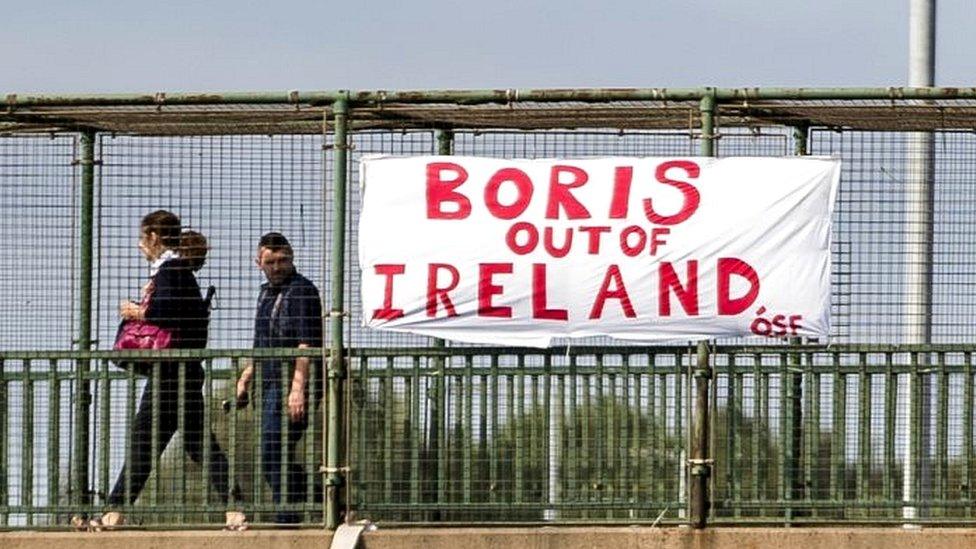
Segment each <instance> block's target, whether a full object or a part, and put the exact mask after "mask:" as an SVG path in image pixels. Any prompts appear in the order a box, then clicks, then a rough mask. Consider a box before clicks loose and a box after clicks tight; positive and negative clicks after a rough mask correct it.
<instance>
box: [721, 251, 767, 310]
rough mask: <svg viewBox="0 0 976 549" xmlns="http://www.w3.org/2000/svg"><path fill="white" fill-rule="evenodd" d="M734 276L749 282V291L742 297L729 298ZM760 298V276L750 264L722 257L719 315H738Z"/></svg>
mask: <svg viewBox="0 0 976 549" xmlns="http://www.w3.org/2000/svg"><path fill="white" fill-rule="evenodd" d="M732 275H738V276H741V277H742V278H745V279H746V280H748V281H749V291H748V292H746V295H744V296H742V297H737V298H734V299H733V298H732V297H731V296H729V287H730V285H731V284H730V282H731V280H730V279H731V277H732ZM758 296H759V275H758V274H756V271H755V269H753V268H752V267H751V266H749V264H748V263H746V262H745V261H742V260H741V259H737V258H734V257H722V258H719V260H718V314H720V315H737V314H739V313H741V312H742V311H744V310H746V309H748V308H749V306H750V305H752V302H753V301H755V300H756V297H758Z"/></svg>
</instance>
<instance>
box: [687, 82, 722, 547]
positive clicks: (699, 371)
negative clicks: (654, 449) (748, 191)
mask: <svg viewBox="0 0 976 549" xmlns="http://www.w3.org/2000/svg"><path fill="white" fill-rule="evenodd" d="M699 108H700V111H701V138H702V141H701V155H702V156H715V137H716V136H715V109H716V103H715V91H714V90H713V89H709V90H708V92H707V93H706V94H705V96H704V97H702V99H701V103H700V106H699ZM694 378H695V404H694V406H695V415H694V418H695V419H694V427H693V429H694V432H693V434H692V437H691V452H690V455H691V458H690V459H689V460H688V461H689V469H688V471H689V473H690V476H691V478H690V482H689V483H688V501H689V503H690V507H691V509H690V511H691V516H690V519H691V525H692V527H694V528H704V527H705V524H706V523H707V521H708V513H709V510H710V508H711V494H709V486H710V485H709V477H710V476H711V467H712V462H711V460H710V459H709V444H708V441H709V438H710V435H709V431H710V427H711V426H710V424H709V417H708V416H709V414H708V411H709V409H708V406H709V395H710V390H709V381H710V380H711V378H712V369H711V365H710V364H709V360H708V345H707V343H706V342H704V341H700V342H698V353H697V360H696V364H695V369H694Z"/></svg>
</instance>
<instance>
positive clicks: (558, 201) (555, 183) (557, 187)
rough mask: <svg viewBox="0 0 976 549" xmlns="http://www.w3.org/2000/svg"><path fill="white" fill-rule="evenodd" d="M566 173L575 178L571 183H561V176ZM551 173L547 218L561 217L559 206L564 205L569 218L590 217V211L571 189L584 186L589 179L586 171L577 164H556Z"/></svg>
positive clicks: (563, 207)
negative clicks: (576, 165)
mask: <svg viewBox="0 0 976 549" xmlns="http://www.w3.org/2000/svg"><path fill="white" fill-rule="evenodd" d="M564 173H568V174H571V175H572V176H573V180H572V181H570V182H569V183H560V182H559V176H560V175H561V174H564ZM549 174H550V175H549V202H548V203H547V204H546V218H547V219H559V208H560V207H562V209H563V210H564V211H565V212H566V218H567V219H589V217H590V212H589V211H588V210H587V209H586V207H585V206H583V205H582V204H580V202H579V200H576V197H575V196H573V193H572V191H571V190H570V189H575V188H577V187H582V186H583V185H584V184H585V183H586V182H587V181H588V180H589V176H588V175H586V171H585V170H583V169H582V168H577V167H575V166H560V165H556V166H553V167H552V170H551V171H550V172H549Z"/></svg>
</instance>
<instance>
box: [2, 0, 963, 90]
mask: <svg viewBox="0 0 976 549" xmlns="http://www.w3.org/2000/svg"><path fill="white" fill-rule="evenodd" d="M938 9H939V12H938V37H939V39H938V51H937V75H936V78H937V83H938V84H940V85H970V86H971V85H974V84H976V55H973V54H974V47H973V42H972V39H973V29H974V28H976V2H974V1H973V0H941V1H940V2H939V8H938ZM3 19H4V24H3V27H4V29H3V32H0V51H2V52H3V56H2V60H0V93H10V92H18V93H23V92H127V91H128V92H136V91H197V90H216V91H232V90H288V89H301V90H311V89H334V88H340V87H344V88H354V89H390V88H401V89H403V88H489V87H491V88H493V87H556V86H621V87H629V86H640V87H645V86H647V87H651V86H652V87H658V86H660V87H685V86H699V85H715V86H775V85H783V86H800V85H809V86H832V85H843V86H857V85H870V86H886V85H903V84H904V83H905V82H906V81H907V68H906V67H907V62H906V59H907V50H908V0H856V1H852V0H815V1H796V0H778V1H777V0H659V1H653V0H643V1H638V0H634V1H621V2H597V1H594V0H588V1H580V0H562V1H555V0H553V1H550V2H540V1H538V0H517V1H516V0H492V1H490V2H477V3H475V2H456V3H450V2H443V1H441V2H438V1H434V0H413V1H404V0H401V1H397V2H383V1H380V2H326V1H317V2H316V1H308V0H293V1H290V2H268V1H262V2H252V1H246V0H237V1H233V2H231V1H228V0H220V1H213V2H207V3H204V2H187V1H184V0H173V1H169V2H158V1H157V2H143V1H131V2H106V1H100V0H91V1H88V2H78V1H76V0H72V1H68V0H52V1H48V2H33V3H30V2H28V3H22V2H21V3H15V4H14V5H13V6H12V7H11V6H8V7H6V8H5V9H4V10H3Z"/></svg>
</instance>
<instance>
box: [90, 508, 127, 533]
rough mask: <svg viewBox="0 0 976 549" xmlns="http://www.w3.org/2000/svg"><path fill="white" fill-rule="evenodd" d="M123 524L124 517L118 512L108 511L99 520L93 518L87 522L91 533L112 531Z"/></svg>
mask: <svg viewBox="0 0 976 549" xmlns="http://www.w3.org/2000/svg"><path fill="white" fill-rule="evenodd" d="M124 524H125V517H124V516H122V513H120V512H118V511H109V512H107V513H105V514H104V515H102V517H101V518H93V519H91V521H89V522H88V529H89V530H90V531H92V532H102V531H104V530H114V529H116V528H117V527H119V526H122V525H124Z"/></svg>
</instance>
